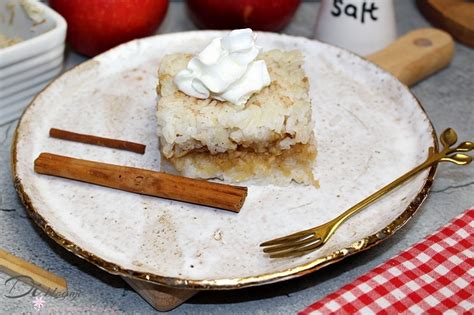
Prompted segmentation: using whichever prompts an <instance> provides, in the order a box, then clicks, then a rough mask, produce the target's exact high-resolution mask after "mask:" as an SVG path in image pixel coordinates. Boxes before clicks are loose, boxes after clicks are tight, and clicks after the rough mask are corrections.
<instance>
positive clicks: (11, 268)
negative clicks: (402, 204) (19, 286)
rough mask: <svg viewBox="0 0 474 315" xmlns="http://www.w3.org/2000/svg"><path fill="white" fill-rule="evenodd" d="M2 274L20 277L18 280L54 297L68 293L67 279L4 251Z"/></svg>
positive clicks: (1, 253)
mask: <svg viewBox="0 0 474 315" xmlns="http://www.w3.org/2000/svg"><path fill="white" fill-rule="evenodd" d="M0 272H4V273H6V274H8V275H10V276H12V277H18V280H20V281H23V282H25V283H27V284H29V285H33V286H35V287H37V288H39V289H41V290H43V291H45V292H49V294H52V295H54V294H61V293H64V292H67V282H66V279H64V278H63V277H60V276H58V275H55V274H54V273H52V272H49V271H47V270H45V269H43V268H40V267H38V266H36V265H33V264H32V263H29V262H27V261H25V260H23V259H21V258H19V257H16V256H14V255H12V254H10V253H9V252H7V251H5V250H3V249H0Z"/></svg>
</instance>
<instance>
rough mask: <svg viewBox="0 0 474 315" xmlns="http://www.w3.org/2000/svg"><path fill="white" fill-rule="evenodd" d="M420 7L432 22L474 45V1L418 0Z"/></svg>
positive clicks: (462, 41) (456, 37) (459, 39)
mask: <svg viewBox="0 0 474 315" xmlns="http://www.w3.org/2000/svg"><path fill="white" fill-rule="evenodd" d="M416 3H417V5H418V9H419V10H420V12H421V13H422V14H423V15H424V16H425V18H426V19H428V21H430V23H431V24H433V25H434V26H436V27H439V28H441V29H443V30H445V31H447V32H448V33H450V34H451V35H452V36H453V37H454V38H455V39H456V40H458V41H459V42H461V43H463V44H464V45H468V46H470V47H474V2H472V1H469V0H417V2H416Z"/></svg>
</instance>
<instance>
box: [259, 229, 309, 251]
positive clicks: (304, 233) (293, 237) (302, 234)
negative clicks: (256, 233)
mask: <svg viewBox="0 0 474 315" xmlns="http://www.w3.org/2000/svg"><path fill="white" fill-rule="evenodd" d="M310 235H311V230H304V231H299V232H297V233H293V234H290V235H287V236H283V237H279V238H275V239H273V240H270V241H266V242H263V243H261V244H260V247H265V246H272V245H277V244H280V243H282V242H286V241H292V240H297V239H300V238H307V237H308V236H310Z"/></svg>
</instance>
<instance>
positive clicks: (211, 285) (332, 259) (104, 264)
mask: <svg viewBox="0 0 474 315" xmlns="http://www.w3.org/2000/svg"><path fill="white" fill-rule="evenodd" d="M190 33H216V31H215V30H213V31H187V32H176V33H167V34H160V35H155V36H152V38H154V37H160V36H173V35H179V34H190ZM259 33H269V34H277V35H280V36H282V37H291V38H300V39H304V40H307V41H317V40H314V39H309V38H305V37H301V36H293V35H287V34H278V33H271V32H259ZM149 38H150V37H148V38H145V39H149ZM140 40H141V39H136V40H132V41H130V42H127V43H124V44H122V45H119V46H116V47H114V48H112V49H110V50H108V51H106V52H105V53H108V52H110V51H113V50H115V49H117V48H119V47H121V46H124V45H128V44H131V43H133V42H137V41H140ZM317 42H319V43H321V44H323V45H325V46H329V47H335V48H337V49H339V50H343V51H346V52H347V53H349V54H351V55H353V56H354V57H356V58H360V59H362V60H364V61H366V62H369V63H370V64H371V65H372V66H375V67H376V68H378V69H379V70H380V71H382V72H384V73H385V74H388V75H389V76H390V77H391V78H392V79H393V80H396V81H398V82H399V83H400V84H401V86H403V88H404V89H406V91H407V92H408V93H409V94H410V95H411V96H412V97H413V99H414V101H415V103H416V104H417V105H418V107H419V108H420V109H421V111H422V112H423V113H424V115H425V116H426V118H427V121H428V123H429V127H430V128H431V136H432V140H433V144H434V149H435V151H436V152H438V150H439V144H438V140H437V134H436V131H435V128H434V126H433V122H432V121H431V119H430V118H429V116H428V114H427V112H426V110H425V108H424V107H423V106H422V104H421V102H420V101H419V100H418V98H417V97H416V96H415V95H414V94H413V92H412V91H411V90H410V88H409V87H408V86H406V85H405V84H404V83H402V82H400V80H398V79H397V78H396V77H395V76H393V75H392V74H391V73H389V72H387V71H386V70H384V69H382V68H381V67H380V66H378V65H377V64H375V63H373V62H371V61H370V60H368V59H367V58H364V57H362V56H359V55H357V54H355V53H353V52H350V51H348V50H345V49H343V48H340V47H337V46H332V45H329V44H326V43H324V42H320V41H317ZM101 55H102V54H100V55H98V56H101ZM98 56H96V57H94V58H91V59H89V60H87V61H85V62H83V63H80V64H78V65H75V66H74V67H72V68H71V69H69V70H67V71H65V72H63V73H62V74H61V75H60V76H58V77H57V78H55V79H54V80H52V81H51V82H49V83H48V84H47V85H46V86H45V87H44V88H43V89H42V90H41V91H40V92H39V93H38V94H37V95H36V96H35V97H34V98H33V99H32V100H31V102H30V103H29V104H28V106H27V107H26V108H25V110H24V111H23V113H22V115H21V117H20V119H19V120H18V123H17V126H16V128H15V132H14V135H13V139H12V144H11V155H10V164H11V165H10V166H11V172H12V179H13V184H14V187H15V190H16V192H17V194H18V196H19V198H20V200H21V202H22V203H23V205H24V206H25V208H26V210H27V213H28V215H29V217H30V218H31V219H32V220H33V222H34V223H35V224H36V225H37V226H38V227H39V228H40V229H41V230H42V231H43V232H44V233H46V235H47V236H48V237H49V238H51V239H52V240H54V241H55V242H56V243H57V244H59V245H60V246H61V247H63V248H64V249H66V250H68V251H69V252H71V253H73V254H74V255H76V256H77V257H79V258H81V259H84V260H85V261H87V262H89V263H92V264H93V265H95V266H97V267H99V268H100V269H102V270H104V271H107V272H109V273H111V274H114V275H119V276H123V277H128V278H133V279H137V280H142V281H146V282H150V283H154V284H158V285H163V286H167V287H173V288H178V289H193V290H231V289H238V288H244V287H252V286H257V285H264V284H270V283H274V282H279V281H284V280H289V279H293V278H297V277H300V276H303V275H306V274H309V273H312V272H314V271H316V270H319V269H321V268H323V267H326V266H328V265H331V264H334V263H336V262H338V261H340V260H342V259H344V258H346V257H349V256H351V255H354V254H356V253H359V252H362V251H365V250H367V249H369V248H371V247H373V246H375V245H377V244H379V243H381V242H382V241H384V240H385V239H387V238H388V237H390V236H392V235H393V234H395V232H397V231H398V230H399V229H400V228H401V227H403V226H404V225H405V224H406V223H407V222H408V221H409V220H410V219H411V218H412V217H413V216H414V214H415V213H416V211H417V210H418V209H419V208H420V207H421V205H422V203H423V202H424V201H425V200H426V198H427V197H428V193H429V191H430V190H431V187H432V185H433V182H434V179H435V175H436V170H437V164H434V165H433V166H431V167H430V168H429V172H428V174H427V176H426V178H425V179H424V182H423V186H422V187H421V189H420V191H419V192H418V194H417V195H416V196H415V197H414V198H413V200H412V201H411V202H410V204H409V205H408V207H407V208H406V209H405V210H404V211H403V212H402V213H401V214H400V215H399V216H398V217H397V218H395V219H394V220H393V221H392V222H390V223H389V224H388V225H387V226H386V227H384V228H383V229H381V230H379V231H377V232H376V233H374V234H372V235H369V236H367V237H364V238H362V239H360V240H358V241H356V242H354V243H353V244H351V245H350V246H348V247H345V248H342V249H339V250H337V251H335V252H332V253H331V254H329V255H326V256H324V257H319V258H317V259H315V260H312V261H310V262H305V263H303V264H301V265H298V266H296V267H292V268H287V269H285V270H282V271H276V272H270V273H265V274H261V275H254V276H246V277H234V278H219V279H213V280H207V279H185V278H177V277H167V276H161V275H157V274H152V273H148V272H141V271H135V270H132V269H127V268H123V267H121V266H120V265H118V264H116V263H113V262H110V261H107V260H105V259H102V258H100V257H98V256H97V255H95V254H93V253H91V252H89V251H87V250H84V249H83V248H81V247H80V246H78V245H76V244H74V243H73V242H72V241H70V240H68V239H66V238H65V237H64V236H62V235H61V234H60V233H58V232H56V231H55V230H54V229H53V228H52V227H51V226H50V225H49V224H48V221H47V220H46V219H45V218H44V217H43V216H42V215H40V214H39V212H38V211H37V209H36V208H35V206H34V205H33V202H32V201H31V198H30V197H29V196H28V194H27V193H26V192H25V190H24V187H23V184H22V180H21V178H20V177H19V176H18V173H17V144H18V136H19V129H20V126H21V124H22V121H23V118H24V116H25V114H26V112H27V111H28V110H29V109H30V108H31V107H32V105H33V104H34V102H35V101H36V99H37V98H38V97H39V96H40V95H41V94H43V93H44V92H45V91H46V90H47V89H48V88H49V86H50V85H51V84H53V83H54V82H56V81H57V80H59V79H60V78H62V76H63V75H65V74H67V73H69V72H71V71H73V70H75V69H76V68H77V67H79V66H81V65H84V64H85V63H88V62H92V61H94V60H95V58H97V57H98Z"/></svg>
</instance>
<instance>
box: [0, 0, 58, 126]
mask: <svg viewBox="0 0 474 315" xmlns="http://www.w3.org/2000/svg"><path fill="white" fill-rule="evenodd" d="M0 35H1V36H2V37H4V38H9V39H19V40H21V41H20V42H18V43H16V44H13V45H11V46H7V47H4V48H1V47H0V125H2V124H5V123H7V122H9V121H12V120H15V119H17V118H18V117H19V116H20V115H21V113H22V112H23V109H24V108H25V107H26V106H27V105H28V103H29V102H30V101H31V99H32V98H33V97H34V96H35V95H36V94H37V93H38V92H39V91H40V90H41V89H43V87H44V86H46V84H48V82H50V81H51V79H53V78H54V77H56V76H57V75H58V74H59V73H61V71H62V68H63V59H64V40H65V37H66V21H65V20H64V19H63V18H62V17H61V16H60V15H59V14H57V13H56V12H55V11H53V10H52V9H50V8H49V7H48V6H46V5H45V4H43V3H41V2H39V1H34V0H0Z"/></svg>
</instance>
